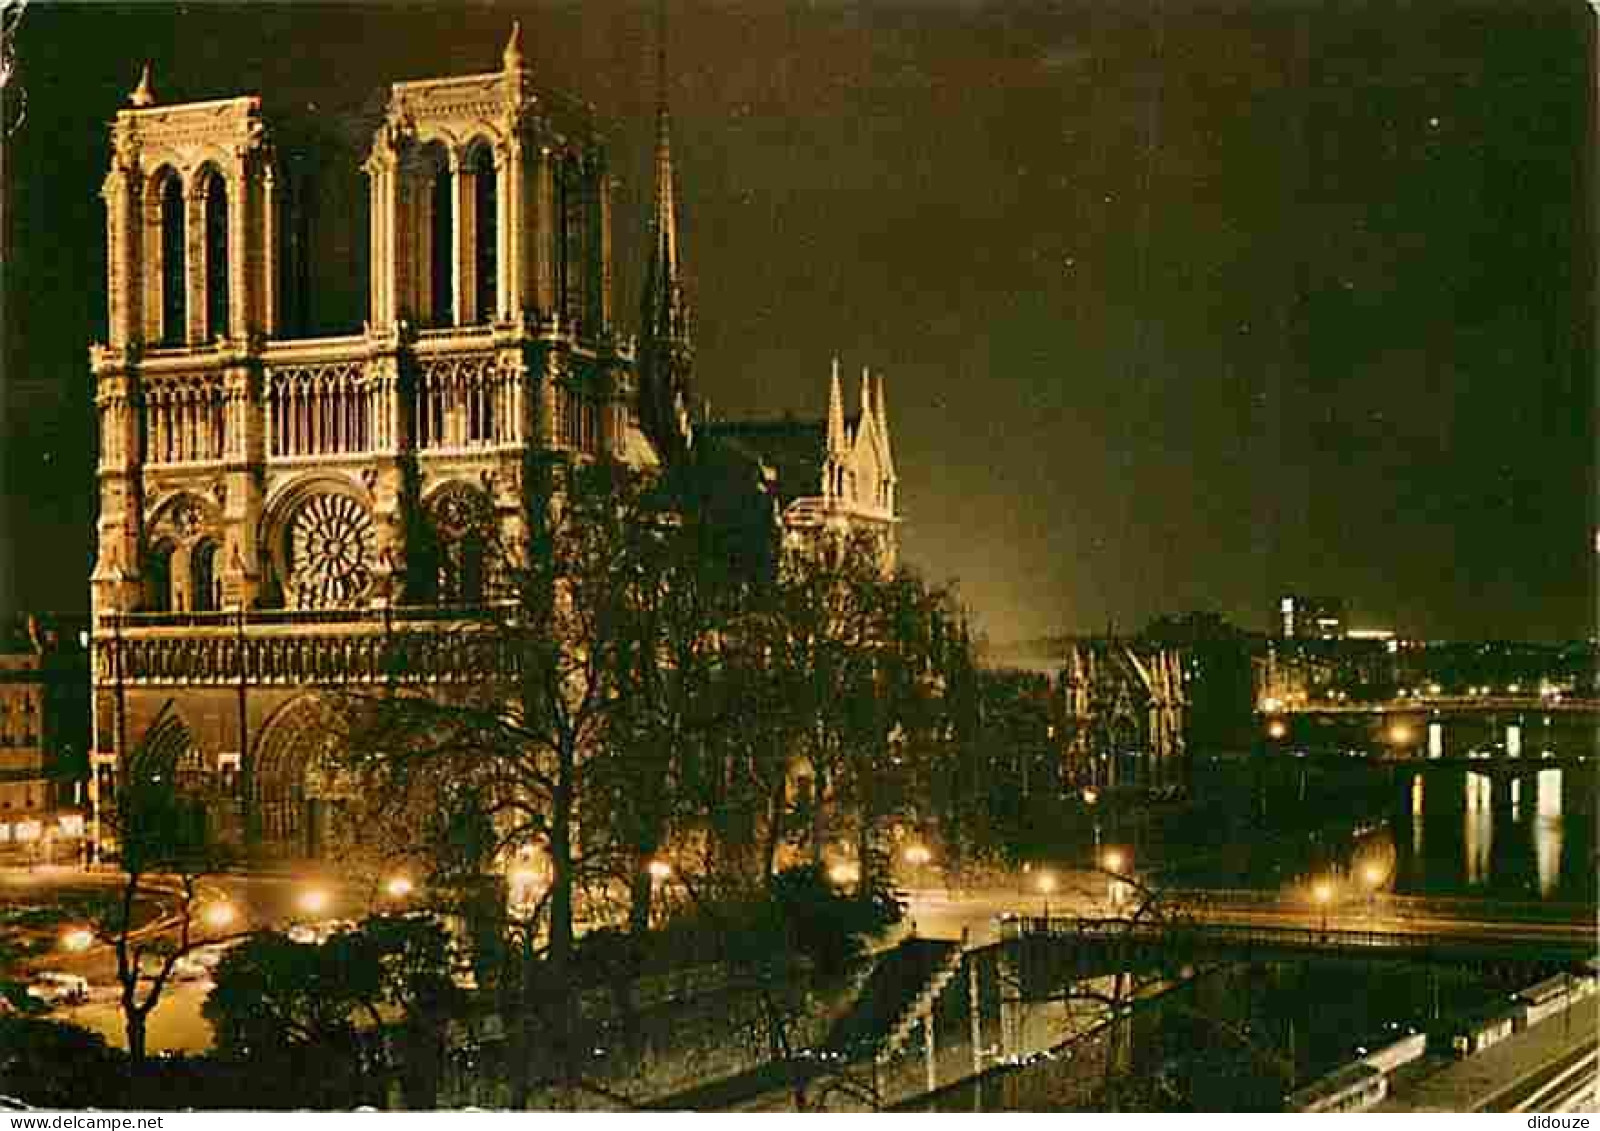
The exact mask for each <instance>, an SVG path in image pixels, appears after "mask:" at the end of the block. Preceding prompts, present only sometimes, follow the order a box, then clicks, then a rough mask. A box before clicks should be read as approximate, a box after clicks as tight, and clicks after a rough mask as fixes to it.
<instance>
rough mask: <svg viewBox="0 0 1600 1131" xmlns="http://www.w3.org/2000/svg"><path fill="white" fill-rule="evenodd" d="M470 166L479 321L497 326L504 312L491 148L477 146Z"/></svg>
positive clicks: (496, 187)
mask: <svg viewBox="0 0 1600 1131" xmlns="http://www.w3.org/2000/svg"><path fill="white" fill-rule="evenodd" d="M466 165H467V168H468V169H470V170H471V172H472V174H473V185H472V187H473V195H474V200H473V204H474V208H473V211H474V213H475V222H474V225H473V234H474V236H475V237H476V246H475V247H474V248H473V260H474V267H475V268H476V270H475V272H474V274H475V276H476V278H475V280H474V281H475V283H476V288H475V293H476V298H477V303H476V309H477V312H478V321H479V322H493V321H494V320H495V319H496V317H498V315H499V310H500V286H499V283H500V277H499V266H500V260H499V243H498V241H499V238H500V227H499V214H498V210H499V206H500V190H499V186H498V185H497V184H496V183H495V168H494V154H493V152H492V151H491V150H490V149H489V147H488V146H487V145H485V144H482V143H479V144H478V145H475V146H473V148H472V155H471V156H470V157H469V158H468V159H467V162H466Z"/></svg>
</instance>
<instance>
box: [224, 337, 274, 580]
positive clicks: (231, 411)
mask: <svg viewBox="0 0 1600 1131" xmlns="http://www.w3.org/2000/svg"><path fill="white" fill-rule="evenodd" d="M261 392H262V375H261V372H260V369H259V368H258V366H257V365H256V363H254V362H253V361H250V360H247V359H243V358H240V359H236V360H235V362H234V364H232V365H230V366H229V367H228V368H227V369H226V370H225V371H224V373H223V404H224V406H225V409H224V411H225V420H226V431H225V434H224V455H223V460H224V468H225V471H224V480H223V482H224V484H225V494H224V495H223V498H222V521H223V545H222V549H221V554H220V558H221V560H220V561H219V562H218V563H217V565H218V573H219V574H220V576H221V578H222V603H223V606H224V607H227V608H249V607H250V606H252V605H254V604H255V603H256V601H257V599H258V598H259V596H260V592H261V556H262V555H261V546H260V543H259V536H260V529H261V509H262V504H263V496H262V487H261V477H260V476H259V475H257V474H256V470H257V469H258V468H260V467H261V466H262V464H263V462H264V461H265V458H266V434H265V432H266V421H265V415H264V412H263V408H262V401H263V398H262V396H261Z"/></svg>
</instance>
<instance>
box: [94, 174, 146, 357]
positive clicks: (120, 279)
mask: <svg viewBox="0 0 1600 1131" xmlns="http://www.w3.org/2000/svg"><path fill="white" fill-rule="evenodd" d="M100 195H101V197H102V199H104V200H105V202H106V263H107V265H108V266H109V268H110V272H109V274H110V278H109V279H107V294H106V314H107V319H106V321H107V326H106V338H107V341H108V342H109V343H110V344H111V348H112V349H122V348H124V347H126V346H129V345H132V344H134V343H136V342H138V341H139V340H140V339H141V338H142V337H143V333H142V329H143V326H142V323H143V308H142V305H141V302H140V295H141V292H142V290H143V288H142V286H141V283H142V280H141V278H140V275H139V272H140V255H139V243H140V236H141V234H142V232H141V224H140V216H139V206H140V201H141V197H142V195H143V194H142V193H141V192H140V183H139V175H138V172H137V170H130V169H127V168H123V167H122V166H121V165H117V166H114V167H113V168H112V170H111V172H110V173H109V174H108V175H107V176H106V179H105V183H104V184H103V185H102V187H101V189H100Z"/></svg>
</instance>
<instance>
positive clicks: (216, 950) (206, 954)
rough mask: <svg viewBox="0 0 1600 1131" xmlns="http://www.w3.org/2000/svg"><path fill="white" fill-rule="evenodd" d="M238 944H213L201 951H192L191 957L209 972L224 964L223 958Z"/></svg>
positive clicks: (202, 948)
mask: <svg viewBox="0 0 1600 1131" xmlns="http://www.w3.org/2000/svg"><path fill="white" fill-rule="evenodd" d="M236 945H238V944H237V942H225V943H211V944H210V945H208V946H203V947H201V948H200V949H199V950H196V951H192V952H191V953H190V954H189V957H190V958H192V959H194V960H195V961H196V962H198V963H199V964H200V965H201V966H204V967H205V968H206V969H207V970H215V969H216V968H217V966H218V965H219V964H221V962H222V956H223V955H225V954H227V953H228V951H229V950H231V949H233V947H235V946H236Z"/></svg>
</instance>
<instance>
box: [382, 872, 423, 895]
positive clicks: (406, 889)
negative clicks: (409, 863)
mask: <svg viewBox="0 0 1600 1131" xmlns="http://www.w3.org/2000/svg"><path fill="white" fill-rule="evenodd" d="M383 890H384V891H386V892H388V893H389V898H390V899H404V898H405V897H406V896H408V895H410V894H411V893H412V892H413V891H415V890H416V888H415V886H414V885H413V884H412V883H411V877H410V876H404V875H402V876H390V877H389V882H388V883H386V884H384V885H383Z"/></svg>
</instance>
